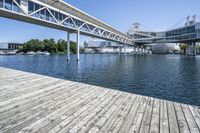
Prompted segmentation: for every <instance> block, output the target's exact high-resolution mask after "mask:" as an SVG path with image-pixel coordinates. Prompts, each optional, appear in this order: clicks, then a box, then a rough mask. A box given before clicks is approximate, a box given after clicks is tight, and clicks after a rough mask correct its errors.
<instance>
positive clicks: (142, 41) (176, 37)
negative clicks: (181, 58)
mask: <svg viewBox="0 0 200 133" xmlns="http://www.w3.org/2000/svg"><path fill="white" fill-rule="evenodd" d="M128 35H129V36H131V37H132V39H133V41H134V43H135V44H136V45H147V44H156V43H158V44H159V43H185V44H188V53H187V54H188V55H195V54H196V53H195V51H196V50H195V49H196V46H195V45H196V42H199V41H200V22H196V21H195V20H192V21H188V22H187V23H186V24H185V26H182V27H179V28H175V29H171V30H166V31H162V32H151V31H140V30H136V31H132V32H128Z"/></svg>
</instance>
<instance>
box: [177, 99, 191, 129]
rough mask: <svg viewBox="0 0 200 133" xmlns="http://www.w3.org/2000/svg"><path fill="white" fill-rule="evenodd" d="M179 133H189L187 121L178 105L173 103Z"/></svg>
mask: <svg viewBox="0 0 200 133" xmlns="http://www.w3.org/2000/svg"><path fill="white" fill-rule="evenodd" d="M174 107H175V111H176V115H177V120H178V126H179V130H180V133H190V130H189V127H188V124H187V121H186V119H185V116H184V114H183V111H182V108H181V106H180V104H179V103H174Z"/></svg>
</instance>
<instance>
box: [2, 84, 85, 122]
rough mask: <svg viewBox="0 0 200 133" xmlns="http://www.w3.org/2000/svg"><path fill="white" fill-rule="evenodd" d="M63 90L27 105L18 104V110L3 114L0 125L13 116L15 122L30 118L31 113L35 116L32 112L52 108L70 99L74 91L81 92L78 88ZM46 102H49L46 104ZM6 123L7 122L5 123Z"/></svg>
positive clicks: (14, 109)
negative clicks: (59, 101)
mask: <svg viewBox="0 0 200 133" xmlns="http://www.w3.org/2000/svg"><path fill="white" fill-rule="evenodd" d="M72 85H73V84H72ZM62 88H63V89H62V90H60V91H54V92H56V93H54V92H51V93H49V92H48V93H49V95H47V93H45V95H46V96H44V95H43V96H42V97H41V98H37V99H35V100H33V101H28V102H26V103H20V104H18V106H19V107H18V108H13V109H11V110H9V111H6V112H5V113H1V118H0V124H1V123H2V122H4V121H7V119H9V118H10V117H13V116H14V120H15V121H16V120H17V119H16V118H15V117H17V118H18V119H20V118H21V117H28V116H27V115H29V112H31V114H33V111H32V110H34V111H36V110H37V109H38V110H40V108H42V107H44V106H50V105H51V104H53V103H55V101H56V100H58V99H59V98H64V97H66V96H67V97H69V96H71V95H70V94H71V93H75V92H74V91H80V89H81V88H77V89H75V88H74V91H69V90H67V89H65V87H62ZM72 89H73V87H72ZM56 90H57V89H56ZM65 94H66V95H65ZM46 101H48V102H46ZM30 103H31V104H30ZM22 114H23V115H22ZM26 114H27V115H26ZM9 121H11V120H10V119H9ZM4 123H6V122H4ZM14 123H15V122H14Z"/></svg>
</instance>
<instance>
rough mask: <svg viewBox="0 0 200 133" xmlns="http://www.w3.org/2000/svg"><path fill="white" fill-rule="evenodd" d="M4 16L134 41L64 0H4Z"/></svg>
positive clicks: (1, 2)
mask: <svg viewBox="0 0 200 133" xmlns="http://www.w3.org/2000/svg"><path fill="white" fill-rule="evenodd" d="M0 16H2V17H7V18H11V19H16V20H20V21H25V22H29V23H33V24H38V25H43V26H48V27H52V28H56V29H60V30H64V31H68V32H70V33H77V32H79V33H80V34H83V35H87V36H92V37H97V38H100V39H105V40H109V41H115V42H118V43H122V44H128V45H132V44H133V42H132V39H131V37H130V36H128V35H126V34H124V33H122V32H120V31H118V30H116V29H114V28H112V27H111V26H109V25H107V24H105V23H103V22H101V21H100V20H98V19H96V18H94V17H92V16H90V15H88V14H86V13H84V12H82V11H80V10H79V9H77V8H75V7H73V6H71V5H69V4H67V3H65V2H64V1H62V0H0Z"/></svg>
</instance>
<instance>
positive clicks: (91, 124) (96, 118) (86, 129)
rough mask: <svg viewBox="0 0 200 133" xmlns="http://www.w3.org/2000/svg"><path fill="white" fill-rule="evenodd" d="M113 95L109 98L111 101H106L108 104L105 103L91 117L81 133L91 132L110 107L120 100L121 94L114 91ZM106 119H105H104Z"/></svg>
mask: <svg viewBox="0 0 200 133" xmlns="http://www.w3.org/2000/svg"><path fill="white" fill-rule="evenodd" d="M113 93H115V95H113V96H112V97H111V99H108V98H106V99H108V101H109V103H107V104H106V105H105V106H103V107H101V109H100V110H99V111H98V112H97V113H96V115H95V116H94V117H92V118H91V119H90V120H89V121H88V122H87V123H86V124H85V125H84V126H83V127H82V129H81V132H89V131H90V130H93V128H94V127H95V125H96V123H97V122H98V121H99V120H100V119H101V118H102V117H103V116H104V115H105V113H106V112H107V111H108V110H109V109H110V108H111V107H112V105H113V104H114V103H115V102H116V101H117V100H118V99H119V98H120V96H121V95H122V93H119V92H118V91H114V92H113ZM105 119H106V118H105Z"/></svg>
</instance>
